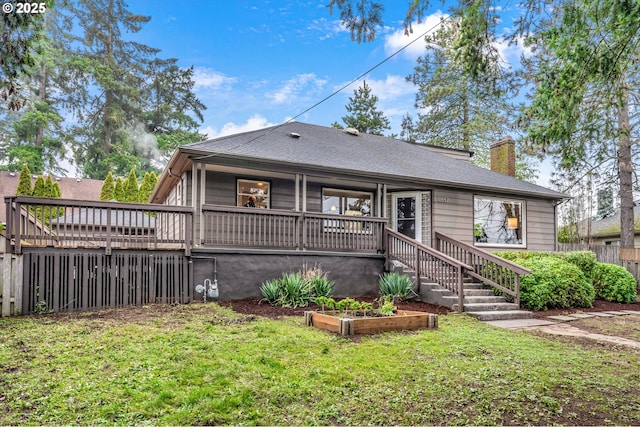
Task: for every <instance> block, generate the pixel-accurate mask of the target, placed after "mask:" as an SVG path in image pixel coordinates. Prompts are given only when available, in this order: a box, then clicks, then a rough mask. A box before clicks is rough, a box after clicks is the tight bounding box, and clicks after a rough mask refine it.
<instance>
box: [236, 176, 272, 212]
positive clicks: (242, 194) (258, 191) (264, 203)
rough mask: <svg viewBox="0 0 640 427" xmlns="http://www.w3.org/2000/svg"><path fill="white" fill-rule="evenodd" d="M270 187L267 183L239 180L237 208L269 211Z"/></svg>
mask: <svg viewBox="0 0 640 427" xmlns="http://www.w3.org/2000/svg"><path fill="white" fill-rule="evenodd" d="M270 194H271V192H270V185H269V183H268V182H266V181H254V180H250V179H239V180H238V198H237V206H244V207H247V208H263V209H268V208H269V207H270V205H269V196H270Z"/></svg>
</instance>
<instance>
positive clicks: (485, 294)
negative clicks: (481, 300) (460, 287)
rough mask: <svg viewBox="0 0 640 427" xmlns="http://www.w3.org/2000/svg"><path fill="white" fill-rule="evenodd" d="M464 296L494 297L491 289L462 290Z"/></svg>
mask: <svg viewBox="0 0 640 427" xmlns="http://www.w3.org/2000/svg"><path fill="white" fill-rule="evenodd" d="M464 295H465V296H469V297H480V296H482V297H489V296H495V294H494V293H493V291H492V290H491V289H466V288H465V289H464Z"/></svg>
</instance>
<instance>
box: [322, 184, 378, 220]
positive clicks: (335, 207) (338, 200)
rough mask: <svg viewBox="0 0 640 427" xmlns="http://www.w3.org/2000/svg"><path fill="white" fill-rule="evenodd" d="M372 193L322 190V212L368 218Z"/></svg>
mask: <svg viewBox="0 0 640 427" xmlns="http://www.w3.org/2000/svg"><path fill="white" fill-rule="evenodd" d="M372 200H373V193H367V192H364V191H351V190H336V189H332V188H324V189H323V190H322V212H323V213H328V214H336V215H347V216H370V215H371V201H372Z"/></svg>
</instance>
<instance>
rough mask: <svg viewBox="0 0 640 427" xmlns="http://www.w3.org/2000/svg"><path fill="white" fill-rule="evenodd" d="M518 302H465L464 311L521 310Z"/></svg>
mask: <svg viewBox="0 0 640 427" xmlns="http://www.w3.org/2000/svg"><path fill="white" fill-rule="evenodd" d="M519 309H520V307H518V306H517V305H516V304H513V303H509V302H504V300H503V302H480V303H470V304H464V311H466V312H476V311H508V310H519Z"/></svg>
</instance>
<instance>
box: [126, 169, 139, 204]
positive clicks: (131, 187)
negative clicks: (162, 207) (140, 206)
mask: <svg viewBox="0 0 640 427" xmlns="http://www.w3.org/2000/svg"><path fill="white" fill-rule="evenodd" d="M138 193H139V187H138V177H137V176H136V170H135V169H131V171H129V175H128V176H127V179H126V180H125V181H124V194H123V196H124V200H123V201H124V202H137V201H138Z"/></svg>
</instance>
